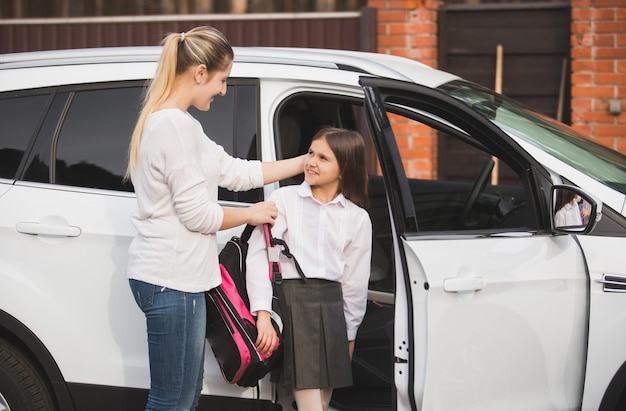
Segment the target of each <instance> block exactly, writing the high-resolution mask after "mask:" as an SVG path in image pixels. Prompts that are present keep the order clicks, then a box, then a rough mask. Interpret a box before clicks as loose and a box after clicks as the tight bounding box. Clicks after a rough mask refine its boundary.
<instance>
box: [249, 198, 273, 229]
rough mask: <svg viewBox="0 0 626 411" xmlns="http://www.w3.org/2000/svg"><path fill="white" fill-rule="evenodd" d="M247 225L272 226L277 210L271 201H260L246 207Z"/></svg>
mask: <svg viewBox="0 0 626 411" xmlns="http://www.w3.org/2000/svg"><path fill="white" fill-rule="evenodd" d="M247 210H248V224H251V225H261V224H265V223H269V224H271V225H274V221H275V220H276V217H278V208H277V207H276V203H274V202H273V201H261V202H259V203H256V204H253V205H251V206H250V207H248V209H247Z"/></svg>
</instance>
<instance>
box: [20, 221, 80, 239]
mask: <svg viewBox="0 0 626 411" xmlns="http://www.w3.org/2000/svg"><path fill="white" fill-rule="evenodd" d="M15 229H16V230H17V232H18V233H22V234H32V235H51V236H60V237H78V236H79V235H80V232H81V231H80V228H79V227H74V226H71V225H56V224H42V223H24V222H22V223H17V224H16V225H15Z"/></svg>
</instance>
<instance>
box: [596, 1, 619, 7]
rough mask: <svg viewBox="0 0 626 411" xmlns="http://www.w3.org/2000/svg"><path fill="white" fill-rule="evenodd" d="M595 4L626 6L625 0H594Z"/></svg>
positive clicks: (600, 5)
mask: <svg viewBox="0 0 626 411" xmlns="http://www.w3.org/2000/svg"><path fill="white" fill-rule="evenodd" d="M593 5H594V6H595V7H597V8H600V7H624V0H594V1H593Z"/></svg>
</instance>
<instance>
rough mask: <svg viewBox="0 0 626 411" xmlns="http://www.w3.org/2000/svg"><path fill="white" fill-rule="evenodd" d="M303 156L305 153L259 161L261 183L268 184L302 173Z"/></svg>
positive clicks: (304, 156)
mask: <svg viewBox="0 0 626 411" xmlns="http://www.w3.org/2000/svg"><path fill="white" fill-rule="evenodd" d="M305 158H306V154H303V155H301V156H298V157H292V158H288V159H286V160H278V161H271V162H264V163H261V167H262V169H263V184H270V183H273V182H275V181H280V180H284V179H286V178H289V177H293V176H295V175H298V174H300V173H302V172H303V171H304V159H305Z"/></svg>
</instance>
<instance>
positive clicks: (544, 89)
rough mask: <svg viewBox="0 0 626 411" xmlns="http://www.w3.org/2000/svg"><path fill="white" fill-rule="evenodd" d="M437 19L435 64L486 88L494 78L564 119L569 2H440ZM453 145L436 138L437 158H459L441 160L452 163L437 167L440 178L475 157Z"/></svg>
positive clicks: (567, 94)
mask: <svg viewBox="0 0 626 411" xmlns="http://www.w3.org/2000/svg"><path fill="white" fill-rule="evenodd" d="M438 20H439V50H438V51H439V68H440V69H442V70H445V71H449V72H452V73H454V74H458V75H460V76H461V77H464V78H465V79H467V80H470V81H473V82H475V83H478V84H481V85H483V86H486V87H488V88H490V89H496V90H497V87H496V85H497V80H499V81H500V82H501V92H502V94H505V95H506V96H508V97H511V98H513V99H515V100H517V101H519V102H521V103H523V104H525V105H526V106H528V107H530V108H531V109H533V110H535V111H537V112H539V113H542V114H545V115H547V116H550V117H553V118H556V119H559V120H560V121H563V122H564V123H569V122H570V100H571V99H570V68H569V56H570V22H571V10H570V4H569V2H566V3H524V4H483V5H448V6H443V7H442V8H440V10H439V15H438ZM499 45H500V46H501V57H502V58H501V60H500V61H498V59H497V54H498V53H497V50H498V46H499ZM498 62H500V63H501V71H500V72H501V76H499V77H498V78H497V76H496V74H497V70H496V67H497V66H498ZM459 150H461V149H460V148H458V147H451V146H450V145H449V142H448V141H446V139H445V138H440V139H439V142H438V156H439V157H440V158H441V156H454V157H458V158H459V159H465V160H464V161H458V162H447V163H448V164H449V165H450V164H456V166H455V167H454V168H455V169H451V168H449V169H440V170H438V174H439V177H440V178H446V177H448V178H449V177H452V176H462V175H464V168H465V167H467V166H468V164H467V162H473V161H476V160H475V159H471V158H467V156H465V155H464V153H462V152H459ZM444 158H445V157H444ZM440 163H446V162H441V161H440Z"/></svg>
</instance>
